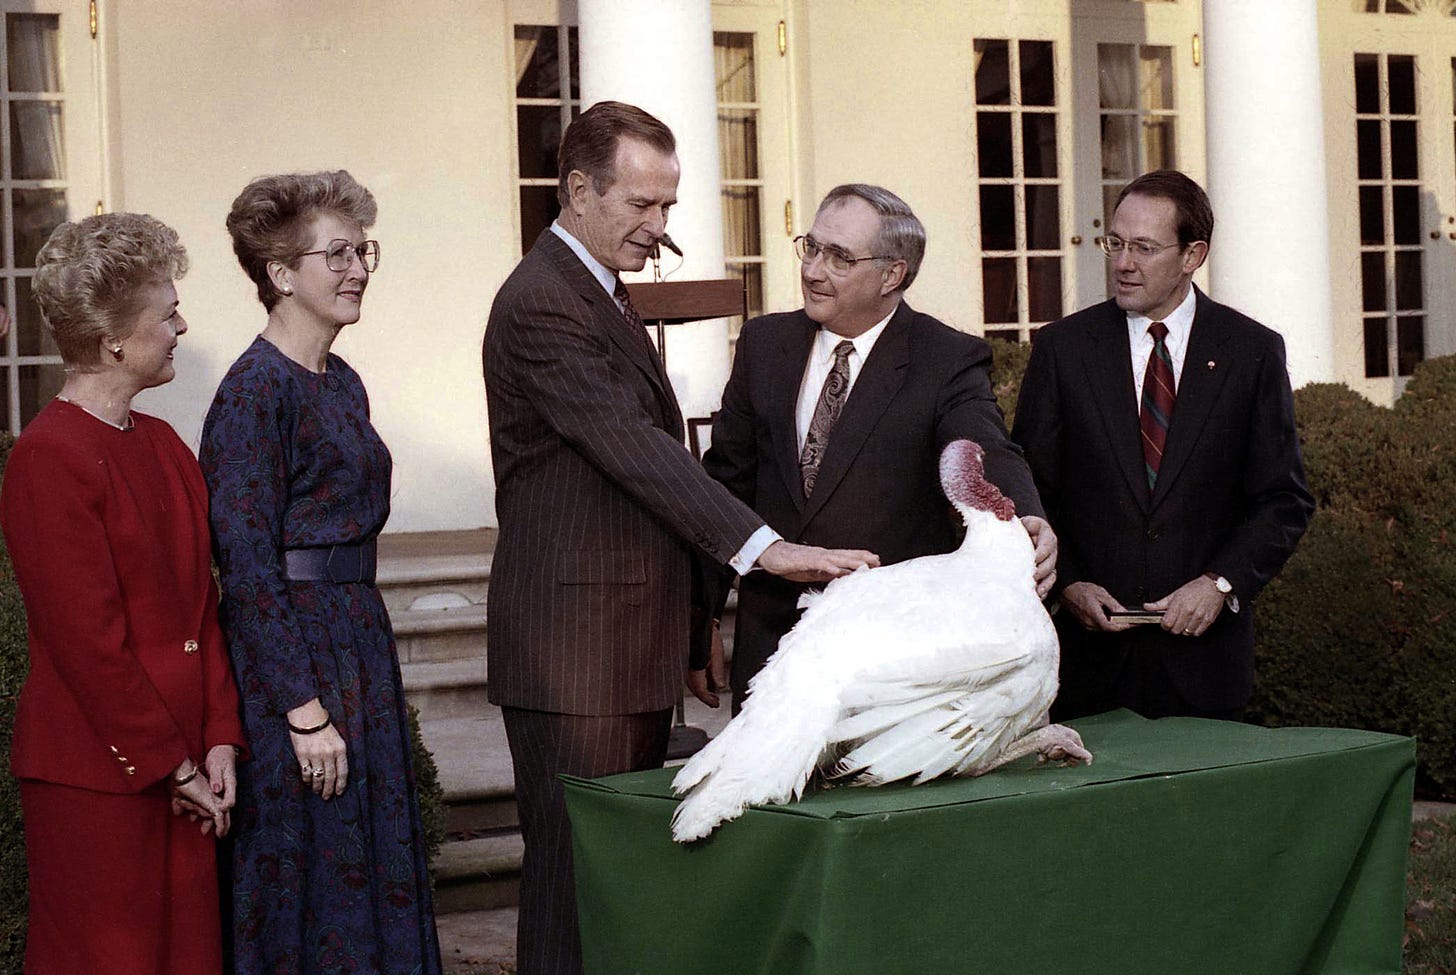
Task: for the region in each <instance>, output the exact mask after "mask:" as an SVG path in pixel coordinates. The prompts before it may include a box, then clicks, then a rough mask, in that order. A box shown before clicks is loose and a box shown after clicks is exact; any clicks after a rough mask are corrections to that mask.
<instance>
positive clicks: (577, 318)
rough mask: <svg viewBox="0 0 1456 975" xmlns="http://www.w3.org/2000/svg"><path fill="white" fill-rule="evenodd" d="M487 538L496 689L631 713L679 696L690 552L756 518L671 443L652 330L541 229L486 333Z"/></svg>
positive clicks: (744, 531)
mask: <svg viewBox="0 0 1456 975" xmlns="http://www.w3.org/2000/svg"><path fill="white" fill-rule="evenodd" d="M482 359H483V364H484V370H485V390H486V403H487V407H488V411H489V417H490V443H491V457H492V460H493V462H494V466H495V481H496V513H497V516H498V518H499V521H500V538H499V541H498V542H497V543H496V550H495V560H494V563H493V565H492V569H491V582H490V592H489V597H488V605H487V611H488V622H487V631H486V639H487V651H486V652H487V658H488V661H487V665H488V667H489V688H490V689H489V696H490V700H491V701H492V702H493V703H496V704H500V705H505V706H509V707H519V708H531V709H535V710H541V711H554V712H561V713H566V714H599V715H600V714H631V713H637V712H642V711H652V710H658V709H662V708H667V707H671V706H672V705H674V704H675V703H676V702H677V700H678V694H679V690H680V688H681V686H682V675H683V668H684V666H685V664H686V661H687V654H688V644H689V628H690V622H689V620H690V616H689V608H690V606H689V604H690V594H691V592H692V590H693V589H694V583H693V579H694V575H695V573H697V572H700V571H701V566H696V565H695V564H694V560H695V559H699V558H703V559H708V560H711V561H712V562H713V563H715V564H716V565H718V566H721V565H724V564H726V563H727V562H728V560H729V559H730V558H732V557H733V555H734V553H736V552H737V551H738V550H739V549H740V548H742V546H743V543H744V542H746V541H747V540H748V537H749V536H750V535H752V534H753V532H755V531H756V530H757V529H758V528H759V527H760V526H761V525H762V524H763V519H761V518H759V517H758V516H757V515H755V514H754V513H753V512H752V511H751V510H750V509H749V508H748V507H746V506H745V505H744V504H743V503H742V502H740V501H739V500H737V499H736V498H734V497H733V496H732V495H731V494H730V493H729V492H728V490H727V489H726V488H724V487H723V486H722V485H720V484H718V483H717V482H716V481H714V480H713V479H712V478H710V477H708V475H707V473H706V472H705V471H704V470H703V468H702V466H701V465H700V464H699V463H698V462H697V460H696V459H695V458H693V456H692V455H691V454H690V453H688V451H687V450H686V449H685V448H684V447H683V445H682V415H681V413H680V412H679V410H678V405H677V400H676V397H674V395H673V392H672V387H671V385H670V384H669V383H668V381H667V376H666V373H665V372H664V371H663V368H662V364H661V361H660V360H659V359H658V357H657V354H656V352H655V351H654V350H653V349H652V346H651V343H650V342H649V341H648V339H647V336H646V333H645V332H644V331H643V330H642V329H640V328H636V327H634V326H632V325H629V324H628V323H627V321H626V319H625V318H624V317H623V316H622V314H621V312H620V311H618V310H617V306H616V304H615V302H613V300H612V298H611V296H610V295H608V294H607V293H606V292H605V291H604V290H603V289H602V286H601V285H600V284H599V283H598V282H597V281H596V279H595V278H593V277H592V275H591V272H589V271H588V270H587V269H586V267H585V266H584V265H583V264H582V263H581V261H580V260H579V259H578V258H577V257H576V255H575V254H573V253H572V252H571V249H570V248H568V247H567V246H566V244H565V243H563V242H562V241H561V239H560V238H558V237H557V236H556V235H555V234H553V233H552V232H551V231H550V230H549V229H548V230H546V231H545V232H543V233H542V234H541V236H540V237H539V238H537V240H536V244H535V246H534V247H532V248H531V251H530V253H528V254H527V255H526V257H525V259H524V260H522V261H521V263H520V265H519V266H517V268H516V269H515V271H514V272H512V274H511V276H510V277H509V278H507V279H506V282H505V284H504V285H502V286H501V289H500V291H499V292H498V293H497V294H496V298H495V303H494V305H493V306H492V307H491V311H490V320H489V322H488V324H487V326H486V331H485V341H484V345H483V348H482Z"/></svg>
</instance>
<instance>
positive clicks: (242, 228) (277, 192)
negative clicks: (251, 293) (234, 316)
mask: <svg viewBox="0 0 1456 975" xmlns="http://www.w3.org/2000/svg"><path fill="white" fill-rule="evenodd" d="M320 213H336V214H338V215H339V216H341V217H343V218H344V219H346V220H349V221H350V222H352V223H357V224H358V225H359V226H360V227H362V228H366V229H367V228H368V227H371V226H373V224H374V220H375V218H376V217H377V216H378V214H379V207H378V205H377V204H376V203H375V202H374V194H372V193H370V192H369V191H368V190H367V189H365V188H364V186H363V185H362V184H360V183H359V181H358V180H356V179H354V177H353V176H350V175H349V172H348V170H344V169H340V170H336V171H334V172H331V173H285V174H283V175H279V176H261V177H259V178H258V179H255V180H253V181H252V182H251V183H249V184H248V185H247V186H245V187H244V188H243V191H242V192H241V193H239V194H238V198H237V199H236V200H233V208H232V210H231V211H230V212H229V213H228V217H227V229H228V233H229V234H231V235H232V238H233V253H234V254H236V255H237V256H238V263H239V264H241V265H242V266H243V271H244V272H245V273H246V274H247V275H248V277H249V278H252V280H253V284H255V285H257V287H258V300H259V301H261V302H262V303H263V307H264V308H266V309H267V310H269V311H272V310H273V306H274V305H276V304H278V299H279V297H280V295H279V294H278V289H277V288H275V287H274V286H273V280H272V279H271V278H270V277H268V265H269V264H270V263H272V262H273V261H277V262H279V263H280V264H284V265H286V266H288V267H297V266H298V262H299V261H300V260H302V258H303V254H304V252H305V251H307V250H308V248H309V244H311V243H312V242H313V241H312V239H311V238H310V236H309V232H310V228H309V224H310V222H311V221H312V220H313V218H314V217H315V216H317V215H318V214H320Z"/></svg>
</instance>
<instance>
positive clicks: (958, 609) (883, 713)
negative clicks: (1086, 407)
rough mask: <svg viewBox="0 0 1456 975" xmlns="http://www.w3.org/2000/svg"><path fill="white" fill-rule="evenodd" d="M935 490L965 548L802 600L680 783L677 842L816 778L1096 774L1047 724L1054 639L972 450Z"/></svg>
mask: <svg viewBox="0 0 1456 975" xmlns="http://www.w3.org/2000/svg"><path fill="white" fill-rule="evenodd" d="M940 483H941V487H942V488H943V489H944V491H945V495H946V497H947V498H949V499H950V501H951V503H952V504H954V505H955V507H956V509H957V510H958V511H960V513H961V517H962V518H964V519H965V523H966V537H965V541H964V542H962V544H961V546H960V548H959V549H957V550H956V551H954V552H950V553H948V554H945V555H932V556H926V557H924V558H918V559H911V560H909V561H906V562H900V563H897V564H895V565H889V566H884V567H882V568H877V569H862V570H860V571H858V572H855V573H854V574H853V575H850V576H846V577H844V578H842V579H836V580H835V581H833V582H831V583H830V584H829V585H828V586H827V587H826V588H825V589H824V591H823V592H819V593H810V594H808V595H806V596H805V597H804V598H803V600H802V601H801V605H802V606H803V607H804V614H803V616H802V617H801V618H800V620H799V623H798V625H797V626H795V627H794V629H793V630H791V631H790V632H789V633H788V634H787V635H785V636H784V638H783V640H781V641H780V643H779V649H778V652H776V653H775V654H774V655H773V656H772V657H771V658H770V659H769V661H768V663H767V665H765V667H764V669H763V670H762V671H760V672H759V673H758V675H757V676H755V677H754V678H753V681H752V682H751V683H750V685H749V687H750V691H751V693H750V694H749V696H748V699H747V700H746V701H745V702H744V706H743V710H742V712H741V713H740V714H739V715H738V716H737V717H736V718H734V719H733V720H732V721H731V722H729V724H728V726H727V727H726V728H724V729H723V732H722V733H721V734H720V735H718V737H717V738H715V739H714V740H712V741H711V742H709V743H708V744H707V746H706V747H704V748H703V750H702V751H700V752H698V754H697V755H695V756H694V757H693V758H692V760H691V761H689V762H688V763H687V765H685V766H684V767H683V768H682V770H681V771H680V772H679V773H678V774H677V777H676V778H675V779H674V780H673V790H674V792H676V793H677V794H678V795H686V798H685V799H683V801H682V802H681V803H680V804H679V805H678V808H677V811H676V812H675V813H674V815H673V818H672V834H673V839H675V840H677V841H678V842H680V843H687V842H691V841H692V840H696V839H700V838H702V837H704V836H707V835H708V834H709V833H710V832H712V831H713V830H714V829H715V828H716V827H717V826H718V825H719V824H720V823H722V822H724V821H726V820H730V819H734V818H736V817H737V816H738V815H740V814H741V813H742V812H743V810H744V809H745V808H747V807H748V806H749V805H752V804H759V803H783V802H787V801H789V799H790V798H794V799H797V798H799V797H800V796H801V795H802V794H803V791H804V787H805V785H806V784H807V782H808V781H809V777H810V776H811V774H813V773H814V772H815V770H816V769H817V770H818V771H820V772H821V773H823V774H824V775H826V776H827V777H829V778H838V779H847V780H849V781H851V782H852V783H854V784H863V785H881V784H884V783H886V782H894V781H897V780H900V779H905V778H911V777H913V778H914V780H915V782H916V783H917V784H918V783H921V782H925V781H928V780H929V779H933V778H935V777H936V776H939V775H944V774H946V773H950V774H954V775H981V774H983V773H986V772H989V771H991V770H992V769H994V768H996V767H998V766H1000V765H1004V764H1006V763H1007V762H1010V761H1013V760H1015V759H1017V758H1020V757H1022V756H1024V755H1028V754H1030V753H1032V752H1039V753H1040V754H1041V756H1042V757H1043V759H1044V760H1045V759H1056V760H1072V761H1078V760H1080V761H1085V762H1087V763H1089V764H1090V763H1091V761H1092V755H1091V753H1090V752H1088V751H1087V749H1086V748H1084V747H1083V745H1082V739H1081V738H1080V737H1079V736H1078V734H1077V733H1076V732H1075V731H1073V730H1072V729H1070V728H1065V727H1062V726H1061V725H1048V724H1047V708H1048V707H1050V705H1051V702H1052V699H1053V698H1054V697H1055V696H1056V692H1057V663H1058V646H1057V635H1056V630H1055V629H1054V628H1053V627H1052V622H1051V619H1050V618H1049V617H1048V616H1047V614H1046V610H1045V609H1044V608H1043V606H1042V604H1041V600H1040V599H1038V598H1037V595H1036V584H1035V582H1034V580H1033V570H1034V561H1033V555H1032V544H1031V539H1030V538H1029V537H1028V536H1027V534H1026V530H1025V529H1024V528H1023V527H1022V525H1021V522H1020V521H1019V520H1018V519H1017V518H1016V516H1015V508H1014V507H1013V505H1012V504H1011V502H1010V500H1008V499H1007V498H1005V497H1004V496H1003V495H1002V494H1001V492H1000V491H999V490H997V489H996V487H995V485H993V484H991V483H990V482H988V481H987V480H986V479H985V477H984V471H983V467H982V451H981V448H980V446H979V445H977V444H975V443H973V442H971V441H969V440H957V441H955V442H954V443H951V444H949V445H948V446H947V447H946V448H945V450H944V451H943V452H942V454H941V458H940Z"/></svg>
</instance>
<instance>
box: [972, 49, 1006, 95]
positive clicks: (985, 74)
mask: <svg viewBox="0 0 1456 975" xmlns="http://www.w3.org/2000/svg"><path fill="white" fill-rule="evenodd" d="M975 51H976V104H977V105H1010V104H1011V67H1010V63H1009V61H1008V60H1007V45H1006V42H1005V41H976V43H975Z"/></svg>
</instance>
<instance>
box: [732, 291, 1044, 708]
mask: <svg viewBox="0 0 1456 975" xmlns="http://www.w3.org/2000/svg"><path fill="white" fill-rule="evenodd" d="M818 330H819V325H818V324H817V323H816V322H814V321H813V320H812V319H810V318H809V316H808V315H806V314H804V312H803V311H796V312H790V313H787V314H779V315H768V316H765V317H763V318H758V319H754V320H753V321H751V322H749V323H747V324H746V325H745V326H744V328H743V333H742V335H740V336H739V339H738V348H737V351H736V353H735V358H734V362H733V372H732V375H731V376H730V378H729V380H728V386H727V388H726V389H725V390H724V392H723V407H722V409H721V410H720V411H719V412H718V414H717V417H716V418H715V420H714V422H713V440H712V445H711V447H710V448H709V450H708V453H707V456H706V457H705V458H704V463H705V464H706V466H707V468H708V472H709V473H710V474H712V475H713V476H714V477H715V478H717V479H718V480H720V481H722V482H723V483H724V484H726V485H727V486H728V488H729V489H730V490H732V492H733V493H734V494H735V495H737V496H738V497H739V498H741V499H742V500H743V501H744V502H745V503H747V504H749V505H750V506H752V508H753V509H754V510H755V511H757V512H758V513H759V514H760V515H762V516H763V518H764V520H766V521H767V522H768V523H769V524H770V525H771V526H773V528H774V529H775V530H776V531H778V532H779V533H780V534H781V535H783V536H784V538H786V539H788V540H789V541H793V542H801V543H803V544H806V545H822V546H825V547H830V548H863V549H869V550H870V551H873V552H876V553H877V554H878V555H879V556H880V558H881V560H882V561H883V562H884V563H885V564H886V565H888V564H890V563H893V562H901V561H904V560H905V559H911V558H916V557H918V556H922V555H933V554H939V553H942V552H949V551H951V550H953V549H954V548H955V547H956V546H957V545H958V544H959V543H960V527H959V519H958V517H957V516H956V515H955V513H954V510H953V509H952V508H951V506H950V503H949V502H948V501H946V499H945V495H944V494H942V493H941V489H940V474H939V463H940V451H941V448H942V447H944V446H945V444H947V443H948V442H950V441H951V440H956V439H959V438H963V437H964V438H969V439H971V440H975V441H976V442H977V443H979V444H981V446H982V447H984V448H985V451H986V470H987V472H988V475H989V476H990V479H991V480H992V481H993V482H994V483H995V484H997V486H999V487H1000V488H1001V489H1002V491H1003V492H1005V493H1006V494H1007V495H1008V496H1009V497H1010V498H1011V499H1012V501H1014V502H1015V504H1016V510H1017V513H1018V514H1022V515H1030V514H1034V515H1040V514H1042V507H1041V503H1040V501H1039V500H1038V499H1037V496H1036V489H1035V488H1034V487H1033V485H1032V480H1031V473H1030V471H1028V470H1027V466H1026V462H1025V461H1024V460H1023V459H1022V457H1021V452H1020V450H1019V449H1018V448H1017V447H1016V445H1015V444H1013V443H1012V442H1011V441H1010V440H1009V439H1008V437H1007V435H1006V427H1005V421H1004V420H1003V419H1002V417H1001V411H1000V410H999V409H998V408H997V407H996V397H995V395H994V394H993V393H992V391H991V382H990V375H989V368H990V365H991V349H990V346H988V345H987V344H986V343H985V342H983V341H981V340H980V339H978V338H976V337H975V336H972V335H967V334H965V333H962V332H958V331H956V330H955V329H953V328H950V327H949V326H947V325H943V324H942V323H940V322H938V321H936V320H935V319H934V318H931V317H930V316H929V315H922V314H920V313H919V312H916V311H914V310H913V309H911V308H910V306H909V305H907V304H905V303H904V302H903V301H902V302H901V303H900V307H899V308H897V309H896V310H895V314H894V315H893V316H892V317H891V318H890V321H889V323H888V324H887V325H886V326H885V330H884V332H882V333H881V334H880V338H879V340H878V341H877V342H876V343H875V347H874V349H873V350H872V351H871V352H870V355H869V358H868V359H867V360H866V361H865V363H864V366H863V368H862V369H861V371H860V373H859V375H858V377H857V378H856V379H855V384H854V388H853V390H851V392H850V395H849V400H848V402H847V403H846V404H845V407H844V413H843V414H842V415H841V416H840V418H839V422H838V423H837V424H836V425H835V427H834V431H833V433H832V434H831V435H830V438H829V447H828V450H827V451H826V452H825V454H824V460H823V463H822V464H821V466H820V468H819V477H818V481H817V482H816V484H815V487H814V493H813V495H812V496H811V497H810V498H809V499H808V500H807V501H806V500H805V498H804V491H803V487H802V484H801V481H800V474H799V447H798V433H797V429H796V421H795V414H796V411H797V404H798V397H799V387H800V385H801V383H802V380H803V375H804V366H805V363H806V362H807V361H808V357H809V352H810V350H811V348H812V345H813V342H814V336H815V334H816V333H817V332H818ZM805 588H807V587H805V586H802V585H797V584H794V583H790V582H785V581H783V580H781V579H776V578H773V577H770V576H766V575H765V574H764V573H761V572H754V573H750V574H749V575H747V576H744V577H743V579H742V580H741V581H740V583H739V601H738V617H737V622H736V627H735V635H734V643H733V685H734V690H735V691H736V692H739V693H741V692H742V690H743V687H744V686H745V685H746V683H747V681H748V679H749V677H751V676H752V675H753V674H754V673H757V671H758V670H759V668H760V667H762V665H763V662H764V661H765V660H767V659H768V657H769V656H770V655H772V653H773V652H774V650H775V649H776V648H777V646H778V641H779V637H781V636H782V635H783V634H784V633H786V632H788V630H789V629H790V628H792V627H793V625H794V623H795V622H796V621H797V619H798V611H797V609H796V606H797V603H798V598H799V595H800V594H801V593H802V592H803V591H804V589H805Z"/></svg>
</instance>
